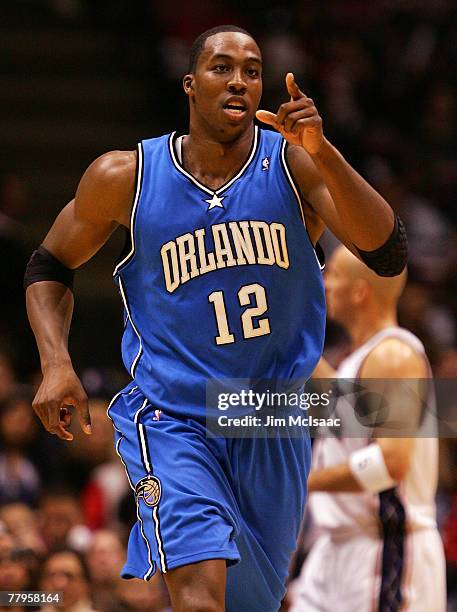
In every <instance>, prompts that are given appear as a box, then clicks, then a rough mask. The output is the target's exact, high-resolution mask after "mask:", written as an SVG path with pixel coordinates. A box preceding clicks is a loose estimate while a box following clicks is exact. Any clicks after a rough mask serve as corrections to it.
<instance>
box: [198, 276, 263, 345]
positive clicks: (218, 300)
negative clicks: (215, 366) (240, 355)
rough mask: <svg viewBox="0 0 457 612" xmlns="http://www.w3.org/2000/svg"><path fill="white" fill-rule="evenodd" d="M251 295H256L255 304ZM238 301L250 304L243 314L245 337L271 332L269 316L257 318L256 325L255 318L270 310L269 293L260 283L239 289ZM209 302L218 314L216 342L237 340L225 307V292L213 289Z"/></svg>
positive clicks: (227, 342)
mask: <svg viewBox="0 0 457 612" xmlns="http://www.w3.org/2000/svg"><path fill="white" fill-rule="evenodd" d="M251 296H254V304H252V301H251ZM238 301H239V303H240V306H250V308H246V310H245V311H244V312H243V314H242V315H241V324H242V327H243V337H244V338H257V337H258V336H265V335H266V334H269V333H270V331H271V330H270V321H269V320H268V318H267V317H264V318H263V319H258V320H257V325H256V326H254V322H253V318H254V317H260V315H263V314H264V313H265V312H266V311H267V310H268V304H267V294H266V292H265V288H264V287H262V285H259V284H258V283H253V284H252V285H244V286H243V287H241V289H240V290H239V291H238ZM208 302H209V303H210V304H212V305H213V306H214V314H215V315H216V323H217V331H218V335H217V336H216V338H215V340H216V344H218V345H219V344H231V343H232V342H235V336H234V334H232V333H231V332H230V328H229V322H228V318H227V309H226V307H225V300H224V292H223V291H213V292H212V293H210V294H209V296H208Z"/></svg>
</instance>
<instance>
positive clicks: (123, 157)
mask: <svg viewBox="0 0 457 612" xmlns="http://www.w3.org/2000/svg"><path fill="white" fill-rule="evenodd" d="M136 164H137V152H136V151H108V152H107V153H103V155H100V156H99V157H97V158H96V159H95V160H94V161H93V162H92V163H91V164H90V166H89V167H88V169H87V171H86V172H87V173H88V174H89V175H90V176H91V177H92V178H93V179H95V180H98V181H102V182H112V181H115V182H118V181H120V182H122V181H124V180H128V179H131V178H134V177H135V173H136Z"/></svg>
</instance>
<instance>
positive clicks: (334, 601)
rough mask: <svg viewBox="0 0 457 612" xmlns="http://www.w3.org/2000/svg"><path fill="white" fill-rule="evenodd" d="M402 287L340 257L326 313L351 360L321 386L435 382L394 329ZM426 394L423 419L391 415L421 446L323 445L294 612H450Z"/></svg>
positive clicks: (327, 374) (410, 410)
mask: <svg viewBox="0 0 457 612" xmlns="http://www.w3.org/2000/svg"><path fill="white" fill-rule="evenodd" d="M405 279H406V275H405V273H403V274H402V275H401V276H397V277H395V278H379V277H376V276H375V275H374V274H373V273H372V272H370V270H369V269H368V268H366V267H365V266H364V265H363V264H362V263H360V262H359V261H358V260H357V259H356V258H355V257H354V256H353V255H352V254H351V253H350V252H349V251H348V250H347V249H345V248H344V247H340V248H338V249H337V250H336V252H335V253H334V255H333V256H332V258H331V260H330V262H329V265H328V269H327V276H326V294H327V304H328V311H329V316H330V317H331V318H332V319H334V320H336V321H338V322H339V323H341V324H342V325H343V326H344V327H345V329H346V330H347V332H348V333H349V336H350V338H351V342H352V348H353V352H352V353H351V354H350V355H349V357H347V358H346V359H345V360H344V361H343V362H342V363H341V365H340V367H339V369H338V370H337V371H335V370H333V368H331V366H330V365H329V364H328V363H327V362H326V361H325V360H323V359H322V360H321V362H320V363H319V365H318V367H317V369H316V371H315V374H314V376H315V377H316V378H335V377H337V378H338V379H342V378H344V379H360V380H361V379H379V378H382V379H399V378H403V379H409V380H408V382H409V381H412V380H413V379H414V380H418V379H427V378H430V376H431V372H430V366H429V363H428V360H427V357H426V354H425V351H424V347H423V345H422V343H421V342H420V340H419V339H418V338H417V337H416V336H414V335H413V334H412V333H410V332H409V331H407V330H405V329H402V328H401V327H399V326H398V323H397V315H396V307H397V302H398V299H399V297H400V294H401V292H402V290H403V287H404V283H405ZM367 382H368V381H367ZM361 384H362V382H361ZM398 384H399V385H401V383H398ZM424 386H425V385H424ZM428 389H429V390H428V397H427V398H424V399H426V402H425V404H426V405H427V406H428V409H427V410H425V415H424V414H422V415H421V416H420V413H421V408H420V406H419V405H417V406H411V403H409V405H408V407H407V408H406V410H405V405H404V404H403V406H401V405H397V406H394V407H393V413H392V406H391V407H390V410H391V412H390V414H389V420H390V419H393V420H395V419H397V422H398V420H400V421H404V419H405V414H406V418H407V419H408V420H409V421H410V425H411V430H414V429H415V428H416V427H417V428H418V429H417V431H416V436H415V437H405V438H400V437H395V438H386V437H379V435H378V437H376V435H377V434H376V432H377V431H378V430H374V432H375V433H374V435H373V436H372V437H369V436H368V435H367V436H365V437H363V438H360V437H338V434H337V435H336V436H329V435H327V436H323V437H319V439H318V440H316V443H315V446H314V451H313V467H312V471H311V474H310V477H309V481H308V484H309V492H310V498H309V504H308V511H309V512H310V514H311V519H312V523H313V524H314V526H315V527H316V534H317V538H316V540H315V543H314V545H313V546H312V548H311V551H310V553H309V555H308V557H307V559H306V561H305V563H304V565H303V568H302V571H301V574H300V576H299V578H298V579H297V580H296V581H295V582H294V583H292V585H291V587H290V599H291V600H292V607H291V611H292V612H316V611H318V610H319V611H322V612H330V611H332V612H334V611H335V610H337V611H338V612H369V611H370V612H371V611H379V612H394V611H397V610H402V611H403V610H408V611H413V612H422V611H424V612H443V611H444V610H445V609H446V604H445V565H444V554H443V548H442V543H441V539H440V536H439V533H438V530H437V527H436V519H435V502H434V498H435V492H436V485H437V471H438V439H437V437H434V438H433V437H425V436H424V435H423V436H422V437H421V434H420V432H419V427H420V430H421V431H422V432H423V431H424V429H423V428H424V427H428V429H427V433H428V435H430V431H431V429H430V418H432V414H431V411H430V408H431V407H432V406H433V391H432V390H431V385H428ZM341 402H343V403H344V402H345V400H344V398H342V399H340V400H338V404H337V408H336V410H337V411H338V412H339V416H342V423H343V431H345V432H346V433H347V431H348V429H349V430H350V429H351V427H352V426H353V425H354V423H355V422H356V419H357V415H356V414H355V413H354V410H353V407H352V409H351V407H350V406H349V404H348V403H347V402H346V406H344V404H343V405H342V404H341ZM400 403H401V402H400ZM400 403H399V404H400ZM417 404H420V401H419V402H417ZM344 408H346V409H344ZM348 409H349V410H348ZM427 421H429V422H428V423H427ZM419 422H420V425H419ZM345 425H346V428H345V427H344V426H345ZM359 431H360V430H359ZM327 433H328V432H327ZM359 435H362V433H361V434H359ZM392 435H394V434H392ZM343 436H344V433H343Z"/></svg>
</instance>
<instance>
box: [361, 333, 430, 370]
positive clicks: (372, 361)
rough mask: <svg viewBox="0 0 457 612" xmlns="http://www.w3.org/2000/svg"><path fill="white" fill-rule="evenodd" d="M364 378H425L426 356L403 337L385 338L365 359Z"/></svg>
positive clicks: (426, 368)
mask: <svg viewBox="0 0 457 612" xmlns="http://www.w3.org/2000/svg"><path fill="white" fill-rule="evenodd" d="M361 375H362V377H363V378H380V377H384V378H399V377H401V378H425V377H427V375H428V367H427V362H426V359H425V356H424V354H423V353H421V352H419V351H418V350H417V348H416V347H414V346H412V344H410V343H409V342H407V341H406V340H404V339H401V338H385V339H384V340H382V341H381V342H380V343H379V344H377V345H376V346H375V347H374V348H373V350H372V351H370V353H369V355H368V356H367V358H366V359H365V362H364V364H363V368H362V372H361Z"/></svg>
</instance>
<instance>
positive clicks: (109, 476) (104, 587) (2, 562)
mask: <svg viewBox="0 0 457 612" xmlns="http://www.w3.org/2000/svg"><path fill="white" fill-rule="evenodd" d="M0 15H1V19H0V24H1V25H0V89H1V91H2V95H1V98H0V108H1V112H2V121H1V123H0V141H1V142H2V147H3V153H4V154H3V155H2V156H1V158H0V253H1V255H2V257H1V259H2V266H1V267H0V290H1V295H2V302H1V308H0V590H5V589H7V588H8V589H13V588H14V589H17V590H20V589H22V590H24V589H27V588H38V587H40V588H45V589H47V590H62V591H65V594H66V598H67V602H69V603H68V605H69V606H70V604H71V606H74V607H73V608H71V609H74V610H84V611H87V610H90V609H91V607H94V608H95V609H97V610H109V611H115V610H132V611H133V610H135V611H138V612H139V611H141V610H148V611H150V612H151V611H159V610H166V609H167V607H168V605H169V604H168V602H167V597H166V593H165V591H164V589H163V584H162V582H161V579H160V578H158V577H157V578H154V580H153V581H151V582H150V583H147V584H146V583H142V582H140V581H132V582H125V581H120V580H119V579H118V572H119V568H120V566H121V565H122V563H123V560H124V557H125V550H126V548H125V547H126V537H127V535H128V532H129V529H130V526H131V524H132V523H133V522H134V521H135V519H136V517H135V507H134V504H133V500H132V496H131V493H130V491H129V490H128V483H127V480H126V478H125V475H124V472H123V468H122V465H121V463H120V461H119V460H118V458H117V457H116V456H115V453H114V449H113V444H112V426H111V423H110V422H109V421H108V420H107V417H106V415H105V411H106V407H107V404H108V402H109V398H110V397H111V396H112V395H113V394H114V393H115V392H116V391H117V390H118V389H120V388H121V387H122V386H123V385H124V384H125V383H126V382H127V381H128V378H127V374H126V373H125V372H124V371H123V368H122V366H121V360H120V350H119V340H120V335H121V331H122V316H121V306H120V301H119V299H118V296H117V294H116V291H115V287H114V284H113V283H112V281H111V274H110V270H111V269H112V268H113V265H114V262H115V260H116V257H117V255H118V254H119V252H120V250H121V247H122V243H123V235H122V232H119V235H116V236H115V237H114V238H113V239H112V240H111V242H110V244H109V245H107V247H105V248H104V250H103V251H102V252H101V253H100V254H99V255H97V257H96V258H95V260H94V261H93V262H91V263H90V264H88V265H87V266H85V270H84V271H83V272H81V273H80V274H78V275H77V281H76V295H77V306H76V310H75V316H74V323H73V329H72V336H71V352H72V355H73V360H74V365H75V368H76V370H77V372H78V373H79V374H80V375H81V376H82V380H83V383H84V385H85V387H86V389H87V391H88V393H89V396H90V398H91V412H92V420H93V425H94V435H93V436H92V437H91V438H90V439H89V438H87V439H84V440H83V439H82V437H83V436H82V434H79V433H78V428H77V427H76V428H75V429H74V432H75V435H76V438H75V441H74V442H73V443H71V444H68V443H63V442H61V441H60V440H58V439H56V438H53V437H51V436H49V435H48V434H46V433H45V432H44V431H43V430H42V429H41V428H40V426H39V423H38V422H37V419H36V418H35V416H34V415H33V413H32V411H31V400H32V398H33V395H34V392H35V390H36V387H37V385H38V384H39V381H40V373H39V367H38V366H39V364H38V359H37V352H36V349H35V345H34V342H33V338H32V335H31V332H30V331H29V328H28V324H27V322H26V316H25V308H24V301H23V291H22V276H23V269H24V266H25V264H26V261H27V259H28V257H29V256H30V254H31V252H32V250H33V249H34V248H35V247H36V245H38V244H39V243H40V242H41V240H42V239H43V237H44V235H45V233H46V231H47V229H48V228H49V225H50V223H51V221H52V219H53V218H54V217H55V215H56V213H57V212H58V211H59V210H60V209H61V208H62V207H63V206H64V204H65V203H66V202H67V201H69V200H70V199H71V198H72V196H73V194H74V191H75V188H76V186H77V181H78V178H79V176H80V175H81V174H82V172H83V171H84V169H85V167H87V165H88V164H89V163H90V162H91V161H92V160H93V159H94V158H95V157H97V156H98V155H100V154H102V153H103V152H105V151H107V150H110V149H132V148H134V146H135V144H136V142H137V141H138V140H140V139H141V138H147V137H151V136H155V135H159V134H162V133H165V132H167V131H171V130H179V131H182V132H183V133H185V130H186V121H187V104H186V100H185V97H184V95H183V93H182V88H181V77H182V75H183V74H184V73H185V72H186V69H187V57H188V50H189V47H190V45H191V43H192V41H193V39H194V38H195V37H196V36H197V35H198V34H199V33H201V32H202V31H203V30H205V29H207V28H209V27H212V26H214V25H219V24H222V23H234V24H237V25H241V26H243V27H245V28H246V29H248V30H249V31H251V32H252V33H253V34H254V36H256V38H257V40H258V42H259V44H260V47H261V49H262V51H263V56H264V64H265V66H264V70H265V72H264V79H265V83H264V98H263V105H264V107H265V108H267V109H269V110H274V109H275V108H276V107H277V106H278V105H279V104H280V103H281V102H283V101H284V100H285V99H286V98H287V96H286V91H285V86H284V76H285V74H286V72H288V71H293V72H294V73H295V76H296V79H297V81H298V83H299V84H300V85H301V88H302V89H303V90H304V91H305V92H306V93H308V94H309V95H310V96H312V97H313V99H314V100H315V102H316V105H317V107H318V109H319V110H320V113H321V115H322V117H323V119H324V129H325V132H326V135H327V137H328V138H329V139H330V140H331V141H332V142H333V143H334V144H336V145H337V146H338V147H339V148H340V149H341V150H342V152H343V153H344V155H345V156H346V157H347V159H348V160H349V161H350V162H351V163H352V164H353V165H354V166H355V167H356V168H357V169H358V170H359V171H360V172H361V173H362V174H363V175H364V176H365V177H366V178H367V179H368V180H369V181H370V182H371V183H372V184H373V185H374V186H375V187H376V188H377V189H378V190H379V191H380V192H381V193H382V194H383V195H384V196H385V197H386V199H387V200H388V201H389V202H390V203H391V204H392V206H393V207H394V208H395V210H396V211H397V212H398V213H399V214H400V215H401V216H402V218H403V220H404V221H405V224H406V227H407V230H408V235H409V243H410V264H409V281H408V284H407V288H406V290H405V293H404V296H403V298H402V300H401V305H400V322H401V324H402V325H404V326H405V327H407V328H408V329H410V330H412V331H413V332H414V333H416V334H417V335H418V336H419V337H420V338H421V339H422V340H423V342H424V343H425V345H426V347H427V350H428V354H429V356H430V359H431V362H432V367H433V370H434V374H435V376H436V377H438V378H456V377H457V328H456V323H457V321H456V314H457V248H456V247H457V207H456V205H455V200H456V196H457V72H456V69H455V67H456V65H457V45H456V40H457V7H456V4H455V2H454V1H453V0H377V1H376V2H375V1H368V2H367V1H366V0H339V1H337V0H328V1H327V2H325V3H323V2H319V1H318V0H301V1H298V0H297V1H292V0H290V1H282V2H269V1H268V0H265V1H262V2H260V1H259V0H253V1H250V2H241V0H232V1H231V2H227V1H226V0H211V2H210V1H208V2H199V1H197V0H174V1H173V2H159V1H154V0H137V1H136V2H129V1H128V0H112V1H110V2H108V1H106V0H98V1H95V0H94V1H90V0H16V1H15V2H10V3H2V7H1V9H0ZM323 242H324V247H325V249H326V250H327V252H329V251H330V250H331V248H332V246H333V240H332V238H331V237H329V236H326V237H325V238H324V241H323ZM345 348H347V345H346V344H345V338H344V335H343V334H342V333H341V331H340V330H339V329H337V328H336V327H335V326H334V325H332V324H329V327H328V337H327V351H328V353H329V355H331V356H332V358H333V359H334V360H335V359H337V358H338V355H341V354H343V353H344V350H345ZM456 403H457V399H456ZM456 465H457V444H456V442H455V440H443V441H441V461H440V486H439V493H438V497H437V504H438V518H439V526H440V530H441V533H442V536H443V540H444V544H445V549H446V557H447V567H448V591H449V606H450V608H449V609H451V610H453V609H455V610H457V470H456ZM78 606H80V607H78ZM81 606H82V607H81ZM17 609H18V610H19V609H20V608H19V607H18V608H17Z"/></svg>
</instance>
